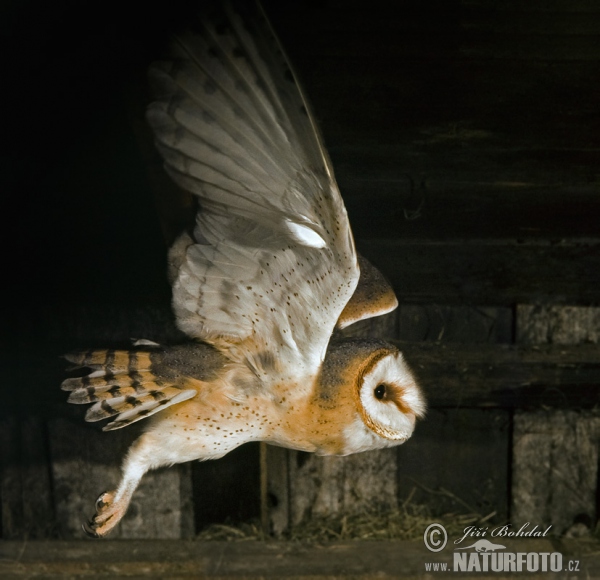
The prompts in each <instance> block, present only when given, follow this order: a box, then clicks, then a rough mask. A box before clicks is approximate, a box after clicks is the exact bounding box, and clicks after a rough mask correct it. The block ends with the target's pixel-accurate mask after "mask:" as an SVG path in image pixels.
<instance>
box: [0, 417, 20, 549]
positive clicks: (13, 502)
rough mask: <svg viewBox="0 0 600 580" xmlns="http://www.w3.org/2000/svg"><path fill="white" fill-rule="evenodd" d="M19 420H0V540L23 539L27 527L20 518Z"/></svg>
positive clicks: (16, 418) (12, 418)
mask: <svg viewBox="0 0 600 580" xmlns="http://www.w3.org/2000/svg"><path fill="white" fill-rule="evenodd" d="M19 426H20V425H19V419H18V417H16V416H3V417H2V418H1V419H0V449H1V450H2V452H1V453H0V460H1V462H2V463H1V464H0V468H1V469H0V499H1V501H2V512H1V513H2V538H3V539H7V540H11V539H16V538H23V537H25V535H26V527H25V522H24V517H23V495H22V494H23V483H22V473H21V440H20V439H21V438H20V429H19Z"/></svg>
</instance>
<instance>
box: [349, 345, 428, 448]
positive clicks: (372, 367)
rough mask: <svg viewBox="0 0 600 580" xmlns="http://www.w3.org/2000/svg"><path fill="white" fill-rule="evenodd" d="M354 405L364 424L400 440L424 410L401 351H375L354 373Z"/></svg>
mask: <svg viewBox="0 0 600 580" xmlns="http://www.w3.org/2000/svg"><path fill="white" fill-rule="evenodd" d="M355 398H356V405H357V407H358V410H359V412H360V414H361V417H362V419H363V421H364V423H365V425H366V426H367V427H368V428H369V429H371V431H373V432H375V433H376V434H377V435H379V436H380V437H383V438H385V439H388V440H392V441H397V442H398V443H401V442H402V441H405V440H406V439H408V438H409V437H410V435H411V434H412V432H413V429H414V425H415V419H416V418H417V417H421V416H422V415H423V414H424V412H425V403H424V400H423V397H422V395H421V392H420V390H419V387H418V386H417V383H416V381H415V379H414V377H413V375H412V373H411V371H410V369H409V368H408V366H407V365H406V363H405V362H404V358H403V356H402V353H401V352H399V351H398V350H396V349H395V348H394V349H393V350H392V349H390V348H381V349H377V350H375V352H373V353H372V354H371V356H369V357H367V359H366V360H365V361H364V363H363V364H362V365H361V368H360V369H359V372H358V373H357V384H356V391H355Z"/></svg>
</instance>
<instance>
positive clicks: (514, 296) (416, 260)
mask: <svg viewBox="0 0 600 580" xmlns="http://www.w3.org/2000/svg"><path fill="white" fill-rule="evenodd" d="M357 247H358V250H359V251H360V252H362V253H363V254H364V255H365V257H367V258H368V259H369V260H371V261H372V262H373V264H375V265H376V266H377V267H378V268H379V269H380V270H381V271H382V272H385V274H386V276H387V277H388V279H389V280H390V282H391V283H392V286H393V287H394V289H395V291H396V294H397V296H398V299H399V300H400V302H407V303H417V304H418V303H421V304H423V303H434V304H435V303H440V302H443V301H445V302H446V303H449V304H452V303H454V304H456V303H458V304H461V303H462V304H478V305H481V306H485V305H490V306H502V305H504V306H508V305H511V304H514V303H515V302H536V303H542V304H543V303H570V304H581V305H584V304H592V303H595V302H599V301H600V251H599V246H598V244H597V243H595V242H594V243H592V242H586V241H582V242H581V243H577V244H575V243H569V244H567V243H557V244H549V243H548V244H533V243H532V244H525V243H524V244H518V243H506V242H505V241H492V240H469V241H454V240H452V241H447V242H445V243H429V242H420V241H408V240H407V241H398V240H377V239H362V238H361V239H358V240H357ZM557 272H560V275H557Z"/></svg>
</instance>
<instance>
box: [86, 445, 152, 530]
mask: <svg viewBox="0 0 600 580" xmlns="http://www.w3.org/2000/svg"><path fill="white" fill-rule="evenodd" d="M154 449H156V442H155V441H154V437H153V436H152V434H151V433H144V434H143V435H142V436H141V437H140V438H139V439H137V440H136V441H135V443H134V444H133V445H132V446H131V447H130V449H129V451H128V452H127V457H126V458H125V461H124V463H123V468H122V473H123V475H122V477H121V481H120V483H119V486H118V487H117V489H116V490H115V491H107V492H105V493H103V494H102V495H100V497H99V498H98V499H97V500H96V515H95V516H93V517H92V519H91V520H90V521H89V522H88V523H85V524H83V530H84V531H85V532H86V534H88V535H89V536H91V537H93V538H101V537H104V536H106V534H108V533H109V532H110V531H111V530H112V529H113V528H114V527H115V526H116V525H117V524H118V523H119V522H120V521H121V518H122V517H123V516H124V515H125V512H126V511H127V508H128V507H129V502H130V501H131V497H132V496H133V492H134V491H135V490H136V488H137V486H138V484H139V483H140V480H141V479H142V477H143V475H144V473H146V472H147V471H148V470H149V469H154V468H156V467H159V466H160V465H157V464H156V461H155V460H154V453H153V450H154Z"/></svg>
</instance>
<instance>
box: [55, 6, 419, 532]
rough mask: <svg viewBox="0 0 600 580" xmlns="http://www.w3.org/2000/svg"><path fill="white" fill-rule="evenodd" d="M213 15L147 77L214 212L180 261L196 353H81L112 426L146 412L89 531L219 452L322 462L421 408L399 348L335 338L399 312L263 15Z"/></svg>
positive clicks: (402, 424) (75, 386) (74, 383)
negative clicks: (266, 449) (245, 448)
mask: <svg viewBox="0 0 600 580" xmlns="http://www.w3.org/2000/svg"><path fill="white" fill-rule="evenodd" d="M240 6H241V8H240V11H237V10H236V9H234V8H233V7H232V5H230V4H228V3H225V4H223V5H221V4H215V5H214V6H212V7H211V8H210V9H207V10H206V12H204V13H203V14H202V15H201V16H200V17H199V18H198V20H197V21H196V22H195V23H193V25H192V26H191V27H190V29H189V30H187V31H185V32H184V33H182V34H180V35H178V36H176V37H175V38H174V41H173V49H172V54H171V57H170V58H169V59H168V60H165V61H161V62H158V63H155V64H154V65H153V66H152V67H151V69H150V79H151V81H152V84H153V86H154V91H155V101H154V102H153V103H152V104H151V105H150V107H149V109H148V121H149V123H150V126H151V127H152V129H153V131H154V134H155V137H156V144H157V147H158V149H159V151H160V153H161V154H162V156H163V158H164V160H165V168H166V170H167V171H168V173H169V174H170V175H171V176H172V177H173V179H174V180H175V182H176V183H177V184H178V185H179V186H180V187H182V188H183V189H185V190H187V191H189V192H191V193H192V194H194V195H196V196H197V198H198V201H199V204H200V211H199V212H198V215H197V220H196V226H195V228H194V231H193V232H190V233H187V232H186V233H183V234H182V235H181V237H180V238H179V239H178V240H177V241H176V242H175V244H174V245H173V247H172V249H171V252H170V256H169V275H170V279H171V282H172V286H173V309H174V312H175V315H176V318H177V323H178V325H179V327H180V328H181V329H182V330H183V331H184V332H185V333H186V334H187V335H188V336H190V337H191V338H193V339H196V342H192V343H190V344H187V345H182V346H177V347H162V346H156V347H150V348H143V349H135V350H131V351H92V352H89V353H82V354H77V355H71V356H70V357H69V359H70V360H71V361H72V362H73V363H74V364H75V365H76V366H79V367H89V368H90V369H91V373H90V374H89V375H88V376H86V377H82V378H78V379H68V380H67V381H65V382H64V383H63V388H64V389H65V390H68V391H71V394H70V397H69V401H70V402H73V403H93V406H92V407H91V408H90V409H89V411H88V414H87V415H86V419H87V420H89V421H97V420H101V419H104V418H108V417H115V416H116V417H115V418H114V420H112V422H111V423H109V424H108V425H107V426H106V427H105V429H108V430H110V429H116V428H120V427H124V426H126V425H128V424H130V423H132V422H134V421H138V420H141V419H146V418H147V421H146V423H147V426H146V431H145V433H144V434H143V435H142V436H141V437H140V438H139V439H138V440H137V441H136V443H135V444H134V445H133V446H132V448H131V449H130V451H129V453H128V456H127V458H126V460H125V463H124V466H123V478H122V480H121V483H120V484H119V486H118V488H117V489H116V491H114V492H106V493H105V494H103V495H102V496H101V497H100V498H99V500H98V502H97V505H96V508H97V513H96V515H95V516H94V518H93V519H92V521H91V522H90V524H89V525H88V527H87V530H88V531H89V532H90V533H91V534H93V535H97V536H103V535H105V534H107V533H108V532H109V531H110V530H111V529H112V528H113V527H114V526H115V525H116V524H117V523H118V521H119V520H120V518H121V517H122V516H123V514H124V513H125V511H126V509H127V506H128V504H129V501H130V498H131V495H132V494H133V492H134V490H135V488H136V487H137V485H138V483H139V481H140V479H141V477H142V476H143V474H144V473H145V472H146V471H147V470H149V469H153V468H156V467H159V466H162V465H168V464H173V463H179V462H183V461H189V460H194V459H216V458H218V457H221V456H223V455H225V454H226V453H227V452H229V451H231V450H232V449H234V448H235V447H237V446H238V445H241V444H242V443H245V442H247V441H258V440H261V441H267V442H270V443H273V444H276V445H282V446H285V447H290V448H293V449H300V450H304V451H313V452H316V453H319V454H340V455H345V454H349V453H356V452H359V451H365V450H368V449H377V448H382V447H387V446H390V445H397V444H399V443H401V442H403V441H405V440H406V439H407V438H408V437H410V435H411V433H412V431H413V428H414V422H415V419H416V417H418V416H420V415H421V414H422V413H423V412H424V402H423V399H422V396H421V394H420V391H419V388H418V386H417V385H416V382H415V380H414V378H413V376H412V375H411V373H410V371H409V369H408V368H407V366H406V364H405V363H404V361H403V358H402V355H401V353H399V352H398V350H397V349H396V348H395V347H394V346H393V345H390V344H387V343H385V342H383V341H378V340H350V339H346V340H333V339H332V336H333V333H334V329H335V328H336V327H338V328H343V327H345V326H347V325H349V324H352V323H353V322H356V321H358V320H361V319H364V318H368V317H370V316H377V315H379V314H383V313H385V312H389V311H390V310H393V309H394V308H395V307H396V306H397V300H396V297H395V296H394V293H393V291H392V289H391V288H390V286H389V284H387V282H386V281H385V279H384V278H383V276H382V275H381V274H380V273H379V272H378V271H377V270H376V269H375V268H374V267H373V266H371V265H370V264H369V263H368V262H367V261H366V260H365V259H364V258H362V257H359V256H358V255H357V253H356V251H355V248H354V241H353V238H352V233H351V230H350V225H349V223H348V218H347V214H346V210H345V208H344V204H343V202H342V198H341V196H340V193H339V191H338V187H337V184H336V182H335V178H334V176H333V170H332V168H331V163H330V161H329V159H328V156H327V154H326V152H325V149H324V147H323V144H322V140H321V138H320V135H319V133H318V131H317V129H316V125H315V122H314V118H313V116H312V114H311V112H310V109H309V107H308V105H307V103H306V100H305V99H304V97H303V95H302V91H301V89H300V88H299V86H298V83H297V81H296V78H295V75H294V73H293V72H292V70H291V68H290V66H289V63H288V62H287V59H286V58H285V55H284V54H283V52H282V50H281V48H280V46H279V44H278V42H277V40H276V38H275V36H274V34H273V32H272V30H271V28H270V25H269V24H268V22H267V21H266V19H265V17H264V15H263V14H262V11H261V9H260V7H255V8H256V9H255V10H254V9H253V10H250V9H249V5H248V3H243V4H241V5H240Z"/></svg>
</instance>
